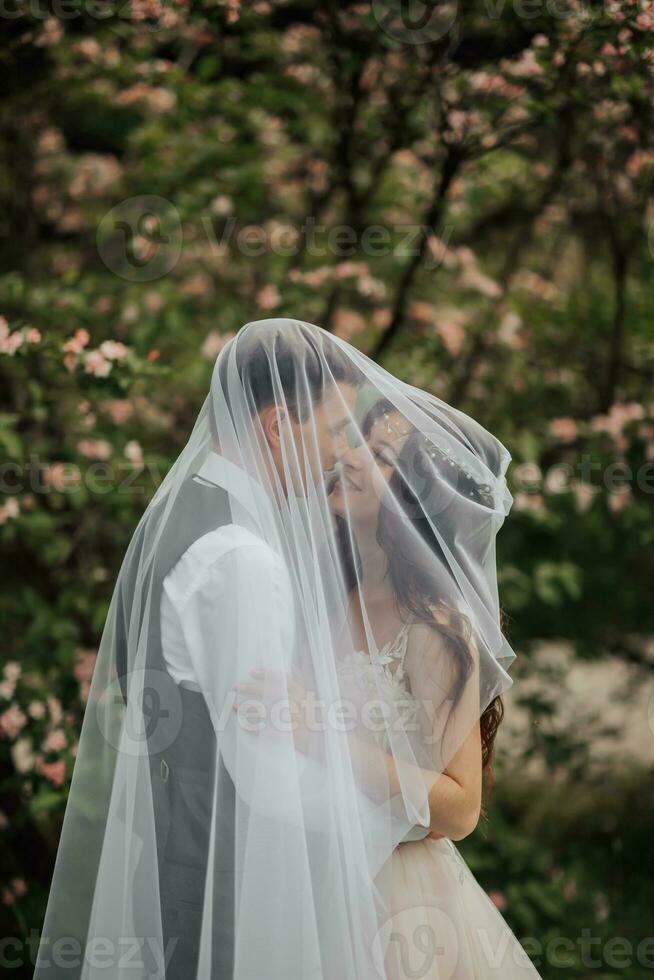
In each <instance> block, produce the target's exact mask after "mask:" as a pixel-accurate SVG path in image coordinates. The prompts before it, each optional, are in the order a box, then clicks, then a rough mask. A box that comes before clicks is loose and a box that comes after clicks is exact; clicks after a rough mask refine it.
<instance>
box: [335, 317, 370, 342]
mask: <svg viewBox="0 0 654 980" xmlns="http://www.w3.org/2000/svg"><path fill="white" fill-rule="evenodd" d="M365 327H366V321H365V320H364V319H363V317H362V316H361V314H360V313H357V312H356V311H355V310H337V311H336V314H335V316H334V333H335V334H336V336H337V337H341V338H342V339H343V340H350V339H351V338H352V337H354V336H355V334H358V333H361V331H362V330H365Z"/></svg>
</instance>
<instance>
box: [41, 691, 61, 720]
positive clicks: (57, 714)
mask: <svg viewBox="0 0 654 980" xmlns="http://www.w3.org/2000/svg"><path fill="white" fill-rule="evenodd" d="M45 700H46V703H47V705H48V709H49V711H50V718H51V719H52V724H53V725H58V724H59V723H60V722H61V719H62V718H63V712H62V710H61V702H60V701H59V699H58V698H56V697H55V696H54V695H53V694H49V695H48V696H47V697H46V699H45Z"/></svg>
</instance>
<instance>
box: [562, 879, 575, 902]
mask: <svg viewBox="0 0 654 980" xmlns="http://www.w3.org/2000/svg"><path fill="white" fill-rule="evenodd" d="M563 897H564V898H565V900H566V902H571V901H572V900H573V898H576V897H577V882H576V881H575V880H574V879H573V878H571V879H570V880H569V881H566V883H565V884H564V886H563Z"/></svg>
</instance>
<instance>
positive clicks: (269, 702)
mask: <svg viewBox="0 0 654 980" xmlns="http://www.w3.org/2000/svg"><path fill="white" fill-rule="evenodd" d="M217 460H218V461H219V469H220V472H221V474H223V476H224V474H225V473H227V474H228V475H229V480H227V481H226V480H224V479H222V478H221V479H218V478H217V479H216V481H215V482H214V481H212V479H211V463H212V462H214V463H215V462H216V461H217ZM207 461H209V463H207ZM509 461H510V455H509V453H508V451H507V450H506V448H505V447H504V446H503V445H502V444H501V443H500V442H499V441H498V440H497V439H496V438H495V437H494V436H492V435H491V434H490V433H489V432H487V431H486V430H485V429H484V428H483V427H482V426H480V425H479V424H478V423H476V422H475V421H473V420H472V419H471V418H470V417H468V416H467V415H465V414H463V413H462V412H459V411H457V410H455V409H454V408H452V407H451V406H449V405H447V404H446V403H444V402H443V401H441V400H440V399H439V398H437V397H435V396H434V395H431V394H427V393H425V392H424V391H420V390H418V389H416V388H414V387H412V386H411V385H409V384H405V383H403V382H401V381H399V380H398V379H397V378H395V377H393V376H392V375H390V374H389V373H388V372H387V371H385V370H384V369H382V368H381V367H379V366H378V365H376V364H375V363H374V362H372V361H371V360H370V359H368V358H367V357H365V356H364V355H363V354H361V353H360V352H358V351H357V350H355V349H354V348H353V347H351V346H350V345H348V344H347V343H345V342H344V341H342V340H340V339H338V338H335V337H333V336H332V335H330V334H328V333H326V332H325V331H323V330H322V329H320V328H319V327H316V326H314V325H312V324H308V323H304V322H302V321H298V320H291V319H273V320H263V321H256V322H253V323H248V324H246V325H245V326H244V327H243V328H242V329H241V330H240V331H239V332H238V334H237V335H236V336H235V338H234V339H232V340H231V341H230V342H229V343H228V344H227V345H226V346H225V347H224V349H223V350H222V351H221V353H220V355H219V357H218V360H217V362H216V366H215V369H214V372H213V377H212V383H211V390H210V393H209V395H208V397H207V398H206V400H205V402H204V405H203V406H202V409H201V411H200V414H199V416H198V419H197V422H196V424H195V426H194V428H193V431H192V433H191V435H190V438H189V440H188V442H187V444H186V446H185V447H184V449H183V450H182V452H181V453H180V455H179V457H178V459H177V460H176V462H175V464H174V465H173V466H172V468H171V470H170V471H169V473H168V474H167V476H166V478H165V479H164V481H163V483H162V484H161V486H160V487H159V488H158V490H157V492H156V494H155V496H154V498H153V500H152V501H151V503H150V504H149V506H148V507H147V509H146V511H145V513H144V515H143V517H142V519H141V521H140V522H139V525H138V527H137V528H136V531H135V533H134V536H133V538H132V541H131V543H130V546H129V549H128V552H127V554H126V557H125V559H124V562H123V565H122V568H121V571H120V575H119V578H118V581H117V584H116V588H115V590H114V594H113V598H112V602H111V606H110V609H109V614H108V618H107V622H106V625H105V628H104V632H103V635H102V640H101V644H100V649H99V653H98V658H97V663H96V667H95V673H94V676H93V680H92V684H91V689H90V695H89V699H88V704H87V709H86V713H85V717H84V723H83V728H82V734H81V739H80V743H79V749H78V754H77V759H76V766H75V771H74V775H73V781H72V786H71V791H70V797H69V801H68V806H67V810H66V815H65V820H64V825H63V831H62V836H61V841H60V845H59V852H58V856H57V861H56V866H55V871H54V876H53V881H52V886H51V892H50V897H49V902H48V907H47V912H46V917H45V922H44V927H43V934H42V939H41V945H40V949H39V954H38V962H37V966H36V972H35V977H36V980H46V978H48V980H50V978H54V977H56V978H60V977H61V978H72V977H74V978H80V980H82V978H83V980H87V978H96V977H103V978H105V977H112V978H123V977H130V978H146V977H147V978H153V977H164V976H165V977H166V978H167V980H173V978H175V980H176V978H178V977H180V978H181V977H183V978H184V980H195V978H198V980H205V978H212V980H216V978H220V980H223V978H225V980H226V978H229V977H234V978H236V980H263V978H264V977H265V978H266V980H311V978H329V980H363V978H368V977H385V976H386V973H385V968H384V933H383V929H382V928H381V927H382V926H383V923H384V920H385V918H386V916H387V915H388V909H389V893H388V890H389V887H390V886H391V882H390V880H389V878H388V876H387V875H386V874H385V873H383V872H384V869H386V868H387V863H388V859H389V857H390V855H391V853H392V851H393V849H394V848H395V847H396V845H397V844H398V843H399V842H400V841H402V840H404V839H405V838H409V839H411V838H412V837H420V836H424V835H425V834H426V833H428V830H429V827H430V792H431V791H432V790H433V787H434V785H435V784H436V782H437V780H438V779H439V777H440V776H441V773H443V772H445V771H446V769H447V766H448V765H449V763H450V761H451V760H452V759H453V757H454V756H455V754H456V752H457V750H458V749H459V747H460V746H461V745H462V744H463V742H464V740H465V739H466V738H467V737H468V736H470V734H471V732H474V731H475V730H476V728H475V726H477V725H478V723H479V721H480V718H482V716H483V715H484V713H485V712H486V711H487V710H488V709H489V708H490V707H491V706H492V704H493V702H494V699H495V698H497V696H498V695H500V694H501V693H502V692H503V691H504V690H506V689H507V688H508V687H509V686H510V684H511V680H510V678H509V676H508V674H507V668H508V667H509V666H510V664H511V662H512V660H513V659H514V657H515V654H514V653H513V651H512V650H511V647H510V646H509V644H508V643H507V641H506V639H505V637H504V636H503V634H502V630H501V625H500V611H499V603H498V593H497V581H496V568H495V536H496V534H497V532H498V530H499V528H500V527H501V525H502V523H503V521H504V518H505V516H506V514H507V513H508V511H509V508H510V506H511V502H512V498H511V494H510V492H509V490H508V488H507V485H506V481H505V473H506V468H507V466H508V463H509ZM207 466H209V469H207ZM207 474H209V475H208V476H207ZM234 528H236V531H234ZM230 529H231V530H230ZM231 533H234V534H236V535H237V537H236V538H235V539H234V540H235V541H236V542H241V543H242V542H243V541H245V540H246V537H247V539H248V540H249V541H251V542H252V547H251V548H250V549H249V550H248V549H247V548H244V547H242V546H241V545H238V544H233V545H230V547H231V549H232V550H231V551H230V552H229V556H230V557H229V560H228V564H227V565H226V566H225V568H227V569H228V571H227V572H226V573H225V574H226V575H227V578H226V579H225V583H226V585H225V587H226V588H227V587H228V588H229V590H230V593H229V594H230V595H231V596H233V597H235V598H234V599H233V602H232V604H231V607H230V609H228V610H225V608H224V605H221V604H220V603H219V602H218V598H219V597H218V596H217V597H216V605H215V608H214V606H213V604H212V603H211V601H209V602H207V601H206V600H205V605H204V607H202V608H200V607H198V615H199V616H203V617H205V620H206V621H209V622H213V623H214V628H212V632H211V634H210V636H211V642H209V643H207V642H206V637H205V643H204V646H205V649H204V653H203V656H202V657H201V658H200V659H196V660H195V661H194V665H195V668H196V680H197V684H196V685H195V687H194V686H193V685H181V684H179V683H177V682H176V681H175V680H174V678H173V676H172V675H171V673H170V672H169V670H168V667H167V662H166V660H165V657H164V653H163V641H162V609H161V605H162V594H163V592H162V589H163V584H162V583H163V581H164V579H165V577H166V575H168V574H169V572H170V571H171V569H172V568H174V567H175V563H176V561H177V560H178V559H179V558H180V556H181V555H182V554H183V553H184V549H185V548H186V547H187V546H189V545H190V544H191V543H193V542H195V541H197V540H198V539H199V538H200V537H201V536H203V535H205V534H214V535H215V540H216V541H221V542H223V543H222V544H221V548H224V542H225V541H226V540H227V537H228V536H229V534H231ZM212 540H214V539H212ZM368 548H370V549H376V550H375V554H376V555H377V558H376V560H375V562H374V563H373V569H372V570H373V572H375V571H376V573H377V574H376V576H375V575H374V576H373V579H374V581H372V580H371V579H369V578H368V573H369V572H370V563H369V562H368V563H367V558H368V555H367V549H368ZM246 552H247V555H246ZM225 560H226V561H227V558H226V559H225ZM371 582H372V584H370V583H371ZM389 590H390V594H392V597H393V598H392V601H389V600H388V595H389ZM384 597H386V601H382V600H383V599H384ZM264 600H265V601H264ZM218 610H220V612H219V613H218ZM212 616H214V619H213V620H212V619H211V617H212ZM397 635H404V636H405V644H404V646H402V645H401V644H400V646H399V647H398V649H400V648H401V649H402V650H403V651H404V653H403V658H404V659H400V658H399V656H398V657H396V656H395V646H394V640H395V639H396V636H397ZM189 645H190V646H191V645H192V643H191V639H189ZM256 667H261V668H264V673H263V674H260V675H256V676H255V675H252V674H251V673H250V671H251V670H252V668H256ZM238 682H250V683H251V684H252V685H253V686H252V687H251V688H241V689H240V691H241V700H240V701H239V702H238V703H239V704H240V709H239V711H236V710H234V709H233V704H234V702H233V695H232V691H233V688H234V685H235V684H237V683H238ZM248 694H250V695H251V697H250V703H249V704H243V703H242V702H243V698H244V697H247V695H248Z"/></svg>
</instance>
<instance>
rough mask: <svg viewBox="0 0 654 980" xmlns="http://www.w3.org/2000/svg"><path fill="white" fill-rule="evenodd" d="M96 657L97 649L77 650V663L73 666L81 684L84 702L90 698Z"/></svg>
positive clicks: (77, 679)
mask: <svg viewBox="0 0 654 980" xmlns="http://www.w3.org/2000/svg"><path fill="white" fill-rule="evenodd" d="M96 658H97V651H96V650H78V651H77V663H76V664H75V666H74V668H73V675H74V677H75V680H76V681H77V683H78V684H79V689H80V690H79V693H80V698H81V700H82V701H84V702H86V701H87V700H88V696H89V691H90V690H91V680H92V678H93V670H94V667H95V661H96Z"/></svg>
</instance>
